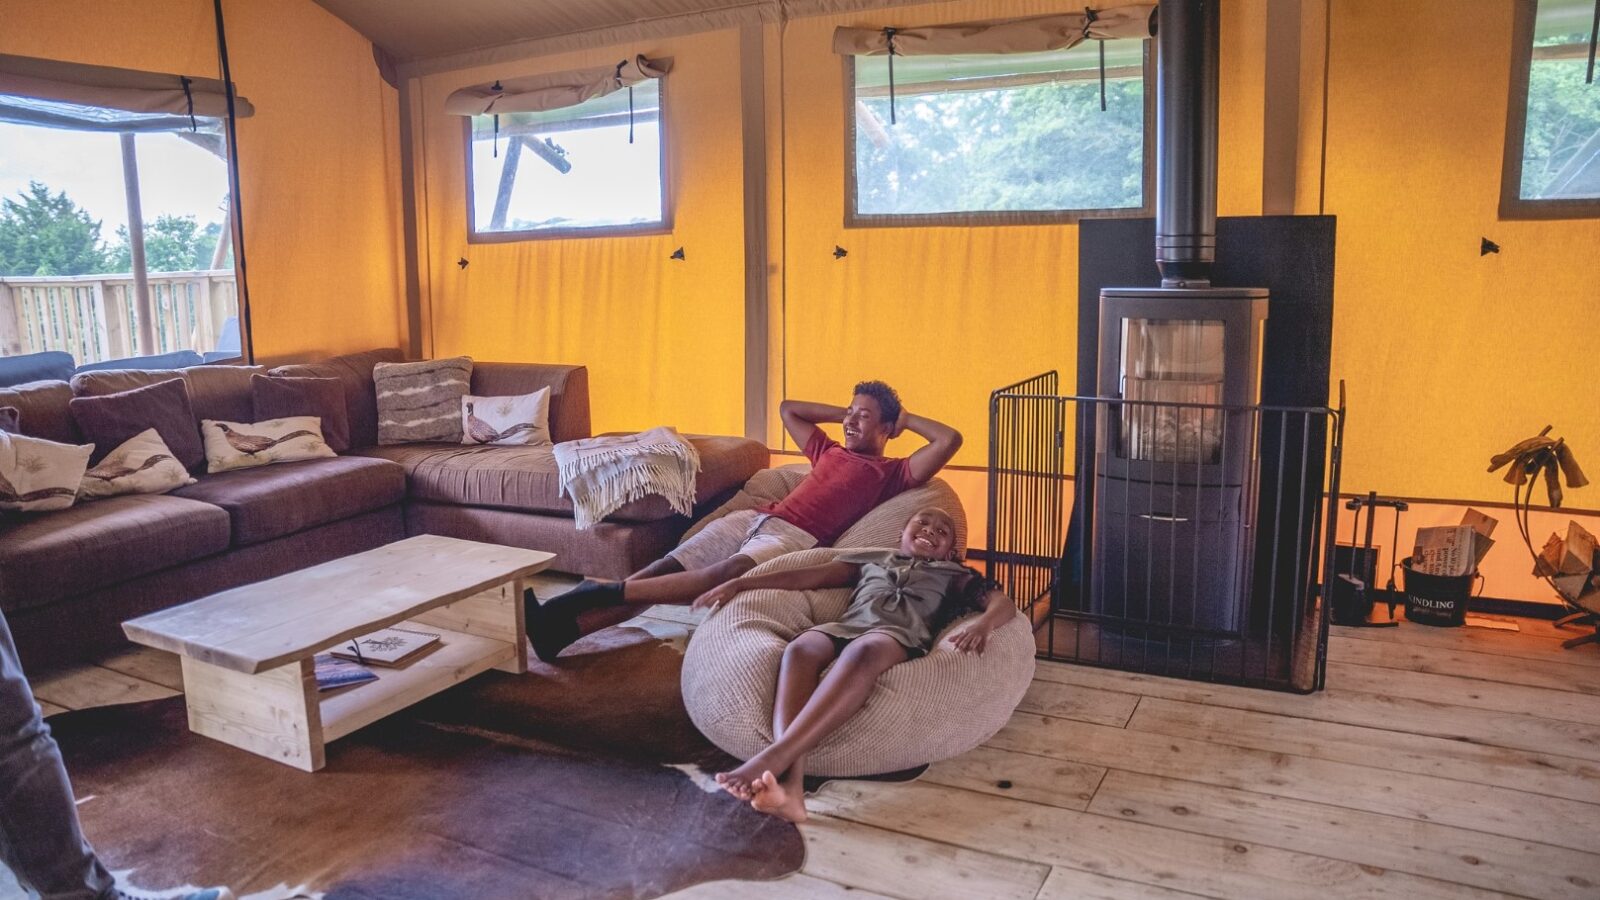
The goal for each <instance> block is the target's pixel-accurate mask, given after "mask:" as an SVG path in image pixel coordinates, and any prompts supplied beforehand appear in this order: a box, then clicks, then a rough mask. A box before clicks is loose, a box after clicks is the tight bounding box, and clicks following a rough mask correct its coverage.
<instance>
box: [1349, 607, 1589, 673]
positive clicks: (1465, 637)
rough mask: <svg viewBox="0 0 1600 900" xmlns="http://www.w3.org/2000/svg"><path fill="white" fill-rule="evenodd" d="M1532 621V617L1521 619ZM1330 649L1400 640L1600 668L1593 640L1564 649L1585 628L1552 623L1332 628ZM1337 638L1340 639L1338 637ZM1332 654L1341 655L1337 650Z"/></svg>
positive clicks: (1419, 644) (1523, 622) (1423, 645)
mask: <svg viewBox="0 0 1600 900" xmlns="http://www.w3.org/2000/svg"><path fill="white" fill-rule="evenodd" d="M1517 621H1518V622H1520V623H1522V624H1524V625H1528V624H1529V622H1530V621H1531V620H1528V619H1519V620H1517ZM1329 632H1330V640H1329V643H1330V650H1332V649H1337V648H1338V647H1339V646H1340V644H1341V642H1342V641H1344V640H1352V641H1370V642H1372V643H1379V644H1400V645H1402V646H1406V647H1432V648H1438V649H1444V650H1471V651H1476V652H1481V653H1492V654H1494V655H1495V656H1502V657H1506V658H1508V659H1531V660H1538V661H1551V662H1554V661H1559V662H1562V663H1566V664H1567V665H1573V666H1586V667H1588V668H1591V669H1593V668H1600V647H1596V646H1595V645H1593V644H1591V645H1588V646H1584V647H1573V648H1572V649H1570V650H1563V649H1562V648H1561V643H1560V641H1562V640H1565V639H1567V638H1572V637H1577V636H1578V635H1580V634H1582V633H1583V632H1582V631H1579V630H1577V629H1568V630H1567V631H1566V632H1565V633H1562V632H1558V631H1555V630H1554V629H1550V628H1549V626H1548V624H1546V625H1545V628H1544V629H1541V630H1540V631H1539V632H1536V633H1532V634H1530V633H1528V632H1515V631H1496V630H1493V629H1488V628H1428V627H1425V626H1422V625H1416V626H1412V625H1409V624H1406V625H1402V626H1400V627H1399V628H1342V627H1339V626H1334V627H1332V628H1330V629H1329ZM1335 638H1337V639H1339V640H1334V639H1335ZM1330 655H1331V656H1332V657H1333V658H1334V659H1338V658H1339V655H1338V654H1337V653H1336V652H1331V653H1330Z"/></svg>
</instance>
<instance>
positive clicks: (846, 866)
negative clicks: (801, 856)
mask: <svg viewBox="0 0 1600 900" xmlns="http://www.w3.org/2000/svg"><path fill="white" fill-rule="evenodd" d="M804 833H805V838H806V864H805V868H804V869H802V870H801V871H802V872H804V873H805V874H807V875H814V876H816V877H818V878H825V879H827V880H829V881H832V882H835V883H838V884H847V885H849V886H851V887H853V888H865V889H867V890H869V891H877V892H878V893H880V894H884V895H887V896H890V897H900V898H903V900H923V898H930V900H932V898H952V900H955V898H971V900H985V898H992V900H1033V898H1034V897H1035V896H1036V895H1037V894H1038V893H1039V888H1041V887H1042V886H1044V880H1045V876H1046V875H1048V874H1049V873H1050V867H1049V866H1046V865H1042V864H1040V863H1034V862H1027V861H1025V860H1019V859H1012V858H1010V857H1008V856H1001V855H997V854H994V853H986V852H983V851H979V850H969V849H966V848H964V847H959V846H956V845H953V844H941V843H938V842H936V841H930V840H927V839H925V838H920V837H914V836H912V835H908V834H902V833H900V832H896V831H886V830H883V829H880V828H874V827H872V826H870V825H861V824H858V823H855V822H851V821H848V820H845V819H834V818H830V817H827V816H813V817H812V819H811V822H810V824H809V825H808V826H807V827H806V828H805V829H804Z"/></svg>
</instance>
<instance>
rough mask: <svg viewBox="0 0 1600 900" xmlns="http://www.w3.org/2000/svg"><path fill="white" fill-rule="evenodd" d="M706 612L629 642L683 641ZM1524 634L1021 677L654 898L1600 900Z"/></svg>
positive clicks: (1334, 643)
mask: <svg viewBox="0 0 1600 900" xmlns="http://www.w3.org/2000/svg"><path fill="white" fill-rule="evenodd" d="M576 581H577V579H575V578H570V577H566V576H560V575H549V574H542V575H541V576H538V577H537V579H536V581H535V585H534V587H535V591H536V592H538V593H539V596H540V597H542V598H546V599H548V597H549V596H555V595H558V594H559V593H560V592H562V591H564V590H566V589H567V588H569V587H571V585H573V584H575V583H576ZM703 619H704V615H703V614H701V613H695V612H692V611H690V610H689V609H688V608H687V607H681V606H654V607H648V608H645V609H644V610H643V611H642V612H641V614H640V615H639V616H638V617H636V618H634V619H632V620H630V621H629V622H627V623H625V626H626V627H630V628H637V629H642V630H644V631H647V632H649V633H650V634H652V635H654V636H656V637H658V638H660V639H662V640H666V641H671V642H674V643H678V644H683V643H686V642H687V641H688V640H690V638H691V636H692V633H693V630H694V628H695V626H696V625H698V624H699V623H700V622H701V621H703ZM1519 621H1520V622H1521V624H1522V625H1523V630H1522V631H1520V632H1505V631H1492V630H1484V629H1473V628H1457V629H1430V628H1424V627H1421V626H1414V625H1410V624H1405V625H1402V626H1401V627H1400V628H1395V629H1348V628H1335V629H1334V630H1333V638H1332V640H1331V642H1330V664H1329V689H1328V690H1326V691H1323V692H1321V693H1318V694H1314V695H1310V696H1297V695H1292V694H1284V693H1275V692H1269V691H1258V690H1251V689H1246V688H1238V687H1231V686H1226V685H1212V684H1203V683H1196V682H1187V681H1178V680H1174V679H1165V678H1155V677H1151V676H1145V675H1135V674H1130V673H1124V672H1114V671H1109V670H1103V669H1095V668H1090V667H1084V666H1071V665H1066V664H1062V663H1052V662H1040V663H1039V666H1038V669H1037V674H1036V676H1035V681H1034V683H1033V685H1032V686H1030V688H1029V690H1028V692H1027V695H1026V697H1025V699H1024V700H1023V703H1022V706H1021V708H1020V710H1019V711H1018V713H1017V714H1016V715H1014V716H1013V717H1012V720H1011V722H1010V723H1009V724H1008V725H1007V726H1006V728H1005V729H1003V730H1002V731H1001V732H1000V734H998V735H996V737H995V738H994V739H993V740H991V741H990V742H989V743H988V744H986V745H985V746H983V747H980V748H978V749H976V750H974V751H972V752H970V753H967V754H964V755H963V756H960V757H958V758H956V759H953V760H947V761H944V762H941V763H938V764H935V765H934V766H932V767H930V769H929V770H928V772H927V773H926V774H925V775H923V776H922V778H921V779H920V781H918V782H914V783H911V784H899V785H896V784H882V783H864V782H833V783H830V784H829V785H827V786H825V787H824V788H823V789H822V791H821V792H820V793H819V794H818V795H817V796H815V797H814V798H812V807H813V809H814V811H815V812H816V813H817V815H815V816H814V817H813V821H812V822H811V823H810V824H808V825H806V826H804V827H803V829H802V831H803V833H804V835H805V838H806V842H807V850H808V856H807V862H806V865H805V868H804V869H803V870H802V872H800V873H798V874H796V875H794V876H791V877H789V878H785V879H781V880H779V881H773V882H760V883H748V882H713V883H708V884H702V885H697V886H695V887H694V888H691V889H689V890H687V891H684V892H681V893H679V894H675V895H672V896H674V897H677V898H686V900H724V898H745V897H751V896H761V897H764V898H775V900H800V898H822V900H845V898H850V900H879V898H891V900H911V898H918V900H920V898H923V897H928V898H943V897H951V898H967V897H971V898H980V897H982V898H987V897H997V898H1016V900H1029V898H1034V900H1066V898H1118V900H1140V898H1148V900H1181V898H1190V897H1195V896H1205V897H1216V898H1230V900H1231V898H1236V897H1238V898H1248V897H1261V898H1274V900H1276V898H1295V897H1307V898H1313V897H1315V898H1318V900H1321V898H1325V897H1376V898H1384V897H1397V898H1399V897H1404V898H1413V897H1415V898H1433V897H1439V898H1443V897H1464V898H1473V897H1488V896H1522V897H1539V898H1545V897H1548V898H1559V900H1564V898H1580V897H1597V896H1600V874H1597V873H1600V702H1597V699H1596V698H1597V695H1600V652H1597V651H1600V648H1577V649H1575V650H1562V649H1561V646H1560V643H1559V641H1560V639H1562V638H1563V637H1567V636H1571V633H1566V634H1563V633H1562V632H1560V631H1557V630H1555V629H1553V628H1552V627H1551V626H1550V625H1549V623H1548V622H1535V621H1531V620H1519ZM179 686H181V680H180V679H179V676H178V674H177V671H176V667H175V666H174V665H173V661H172V660H171V658H170V657H169V655H167V654H161V653H159V652H157V651H152V650H148V649H143V648H140V649H134V650H129V651H127V652H123V653H118V654H114V655H112V656H109V657H107V658H105V659H102V660H100V661H99V664H98V665H93V666H77V667H73V668H71V669H67V670H61V671H57V672H52V673H46V674H45V675H44V676H43V677H41V678H39V679H38V680H36V681H35V682H34V688H35V692H36V694H37V695H38V699H39V702H40V706H41V708H42V709H43V710H44V711H45V713H46V714H47V715H50V714H55V713H59V712H62V711H65V710H68V709H79V708H85V707H89V706H97V705H104V704H109V703H126V702H133V701H138V700H149V699H155V698H158V697H164V696H171V695H172V694H173V693H174V689H175V688H177V687H179Z"/></svg>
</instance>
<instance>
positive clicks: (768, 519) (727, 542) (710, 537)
mask: <svg viewBox="0 0 1600 900" xmlns="http://www.w3.org/2000/svg"><path fill="white" fill-rule="evenodd" d="M816 545H817V539H816V538H814V537H812V536H811V535H810V534H808V533H807V532H806V531H805V530H803V529H801V528H799V527H797V526H795V525H791V524H789V522H787V521H785V520H783V519H780V518H778V517H777V516H774V515H769V514H767V513H758V512H756V511H755V510H753V509H742V510H740V511H738V512H733V513H728V514H727V515H725V516H723V517H722V518H720V519H718V520H716V521H715V522H712V523H711V524H710V525H707V526H706V527H705V528H702V529H701V530H700V533H699V534H697V535H695V536H694V537H692V538H690V539H688V540H687V541H684V542H683V544H682V546H680V547H678V548H677V549H676V550H673V551H672V552H671V553H668V554H667V555H668V556H670V557H672V558H673V559H675V560H677V561H678V565H680V566H683V568H684V571H686V572H693V571H694V570H695V569H704V568H706V567H707V566H714V565H716V564H717V563H719V562H722V561H723V560H725V559H729V558H731V557H734V556H744V557H748V558H749V559H751V560H752V561H754V562H755V564H756V565H758V566H759V565H761V564H762V563H764V562H766V561H767V560H769V559H776V558H778V557H780V556H782V555H783V554H785V553H793V552H794V551H796V550H810V549H811V548H812V547H815V546H816Z"/></svg>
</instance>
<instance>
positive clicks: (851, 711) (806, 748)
mask: <svg viewBox="0 0 1600 900" xmlns="http://www.w3.org/2000/svg"><path fill="white" fill-rule="evenodd" d="M907 656H908V654H907V653H906V648H905V647H903V646H901V645H900V642H899V641H896V640H895V639H894V638H891V637H889V636H888V635H885V634H877V633H869V634H866V635H864V636H862V637H860V638H857V639H856V640H855V641H854V642H852V643H851V644H850V646H849V647H847V648H845V651H844V653H843V654H841V655H840V656H839V661H838V662H837V663H835V664H834V666H833V668H832V669H831V670H830V671H829V672H828V675H827V677H826V678H824V679H822V683H821V684H819V685H818V686H817V690H816V692H815V693H813V694H812V695H811V699H810V700H809V701H807V702H806V704H805V706H804V708H802V709H801V711H800V713H799V714H798V715H796V716H795V717H794V720H793V721H791V722H790V723H789V725H788V727H787V728H786V729H785V730H784V733H783V736H782V737H780V738H778V739H777V740H776V741H774V742H773V744H772V746H770V747H768V748H767V749H765V750H763V751H761V752H760V753H758V754H756V755H755V756H753V757H751V758H750V760H749V761H748V762H746V763H745V764H744V765H742V766H740V767H739V768H737V769H734V770H733V771H731V772H728V773H725V774H724V775H723V776H722V778H723V779H725V783H730V784H735V785H738V784H743V785H749V784H751V783H752V782H754V781H755V779H757V778H759V777H760V776H761V773H763V772H766V771H771V772H774V773H780V772H781V773H788V771H789V769H790V767H791V766H793V765H794V764H795V761H796V760H798V759H799V758H801V757H802V756H804V755H805V754H807V753H809V752H810V751H811V749H812V748H814V747H816V745H817V744H818V743H820V742H821V741H822V739H823V738H825V737H827V736H828V735H830V734H832V733H833V732H834V731H836V730H837V729H838V728H839V726H841V725H843V724H844V723H845V722H847V721H849V719H850V717H851V716H853V715H855V714H856V713H857V712H858V711H859V710H860V709H861V707H862V706H863V705H865V704H866V702H867V696H868V695H870V694H871V693H872V688H873V686H874V685H875V684H877V681H878V676H880V675H882V674H883V673H884V672H886V671H888V670H889V668H890V667H891V666H894V665H896V664H898V663H902V662H905V661H906V658H907Z"/></svg>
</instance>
